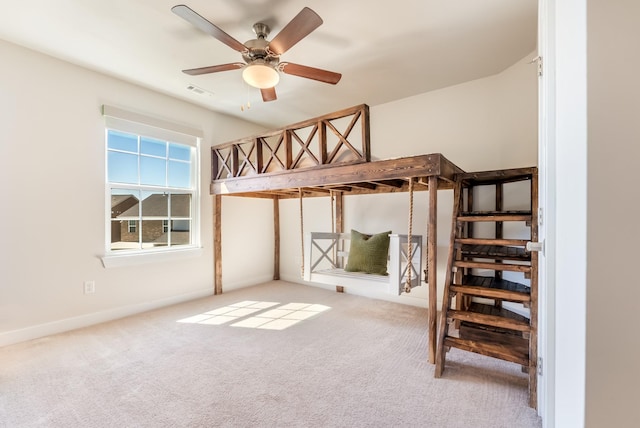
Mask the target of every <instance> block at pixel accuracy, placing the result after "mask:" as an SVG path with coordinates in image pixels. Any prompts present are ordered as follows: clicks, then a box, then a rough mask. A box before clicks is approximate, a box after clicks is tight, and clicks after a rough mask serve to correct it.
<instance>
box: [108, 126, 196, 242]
mask: <svg viewBox="0 0 640 428" xmlns="http://www.w3.org/2000/svg"><path fill="white" fill-rule="evenodd" d="M196 156H197V150H196V147H194V146H191V145H186V144H180V143H175V142H171V141H164V140H162V139H156V138H150V137H147V136H144V135H139V134H137V133H132V132H124V131H121V130H117V129H107V185H108V188H109V190H108V191H109V194H110V198H111V213H110V220H109V223H110V224H109V228H110V237H111V238H110V243H109V245H108V250H110V251H126V250H135V251H140V250H148V249H156V250H161V249H163V248H167V249H168V248H171V247H178V246H189V245H193V244H194V228H193V225H194V220H195V217H194V216H195V212H196V210H195V209H194V207H195V200H196V199H197V193H196V192H197V185H196V184H197V180H196V168H195V165H196Z"/></svg>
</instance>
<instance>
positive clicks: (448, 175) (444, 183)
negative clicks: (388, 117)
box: [210, 153, 463, 198]
mask: <svg viewBox="0 0 640 428" xmlns="http://www.w3.org/2000/svg"><path fill="white" fill-rule="evenodd" d="M461 172H463V171H462V170H461V169H459V168H458V167H457V166H455V165H454V164H453V163H452V162H450V161H449V160H448V159H447V158H445V157H444V156H443V155H441V154H440V153H432V154H428V155H418V156H411V157H404V158H397V159H386V160H379V161H371V162H362V163H351V164H330V165H321V166H317V167H311V168H301V169H293V170H287V171H279V172H272V173H265V174H259V175H249V176H241V177H231V178H225V179H220V180H215V181H213V182H212V183H211V189H210V190H211V194H213V195H230V196H245V197H261V198H265V197H266V198H273V197H280V198H297V197H298V194H299V193H298V192H299V191H298V189H302V190H303V191H304V192H305V196H327V195H328V194H329V192H331V191H334V192H342V193H345V194H359V195H360V194H372V193H393V192H405V191H408V188H409V185H408V180H409V179H410V178H413V179H414V186H415V187H414V190H428V189H429V178H430V177H436V179H437V187H438V189H451V188H452V183H453V180H454V177H455V174H457V173H461Z"/></svg>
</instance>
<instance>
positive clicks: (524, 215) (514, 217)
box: [456, 210, 532, 222]
mask: <svg viewBox="0 0 640 428" xmlns="http://www.w3.org/2000/svg"><path fill="white" fill-rule="evenodd" d="M531 217H532V216H531V211H523V210H513V211H469V212H462V213H460V214H459V215H458V216H457V217H456V218H457V220H458V221H465V222H476V221H486V222H489V221H526V222H530V221H531Z"/></svg>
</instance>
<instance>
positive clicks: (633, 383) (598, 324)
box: [585, 0, 640, 428]
mask: <svg viewBox="0 0 640 428" xmlns="http://www.w3.org/2000/svg"><path fill="white" fill-rule="evenodd" d="M586 8H587V22H586V25H587V34H586V39H587V52H586V53H587V103H588V115H587V117H588V126H587V132H588V138H587V168H588V177H587V201H588V202H587V238H586V239H587V243H588V247H587V264H586V265H587V281H586V287H587V292H586V310H587V312H586V313H587V316H586V331H587V339H586V400H585V409H586V426H587V427H593V428H595V427H602V426H610V427H632V426H634V427H635V426H638V409H637V406H638V397H639V395H638V384H640V366H639V365H638V361H640V334H638V324H639V323H638V316H639V314H640V287H639V284H638V279H637V275H636V273H635V271H634V269H635V265H636V263H637V262H638V254H637V248H638V245H637V243H638V237H639V236H640V234H639V233H638V229H637V226H636V221H637V219H638V218H639V217H640V204H639V203H638V201H637V197H638V195H639V192H638V184H637V182H638V172H637V171H638V161H639V160H640V145H639V142H640V121H639V118H640V84H639V83H638V68H639V67H640V58H639V57H638V56H637V55H634V54H633V52H636V51H637V47H638V40H640V3H639V2H637V1H632V0H627V1H625V0H610V1H607V2H603V1H594V0H587V1H586Z"/></svg>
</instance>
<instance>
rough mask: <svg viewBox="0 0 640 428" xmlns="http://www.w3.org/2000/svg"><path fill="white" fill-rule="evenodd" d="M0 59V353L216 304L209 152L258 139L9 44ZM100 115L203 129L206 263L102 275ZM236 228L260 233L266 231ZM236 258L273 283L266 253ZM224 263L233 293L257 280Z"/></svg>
mask: <svg viewBox="0 0 640 428" xmlns="http://www.w3.org/2000/svg"><path fill="white" fill-rule="evenodd" d="M0 57H1V58H2V63H3V65H4V66H3V67H0V162H2V166H1V168H0V195H2V210H0V224H2V226H3V227H2V257H0V266H1V268H0V275H1V277H0V345H2V344H7V343H11V342H15V341H19V340H24V339H28V338H32V337H37V336H40V335H44V334H49V333H52V332H56V331H62V330H66V329H69V328H74V327H78V326H82V325H86V324H89V323H93V322H98V321H102V320H105V319H110V318H113V317H117V316H122V315H126V314H128V313H132V312H136V311H140V310H144V309H148V308H151V307H154V306H158V305H162V304H167V303H171V302H174V301H179V300H184V299H188V298H193V297H194V296H200V295H206V294H212V290H213V250H212V248H213V244H212V241H213V232H212V229H213V223H212V221H211V218H212V204H213V202H212V197H210V196H208V193H209V188H208V183H209V181H210V149H209V148H210V146H211V145H213V144H220V143H224V142H226V141H229V140H232V139H235V138H240V137H243V136H245V135H251V134H254V133H255V132H257V131H258V130H259V129H258V128H257V127H255V126H254V125H250V124H248V123H245V122H242V121H239V120H237V119H234V118H231V117H226V116H222V115H219V114H215V113H212V112H211V111H208V110H205V109H202V108H199V107H196V106H194V105H192V104H189V103H186V102H182V101H178V100H176V99H174V98H170V97H167V96H164V95H161V94H158V93H156V92H152V91H149V90H146V89H143V88H141V87H138V86H135V85H131V84H128V83H124V82H122V81H119V80H117V79H114V78H110V77H107V76H104V75H101V74H97V73H94V72H91V71H88V70H86V69H83V68H80V67H76V66H74V65H71V64H68V63H65V62H62V61H58V60H55V59H52V58H50V57H47V56H44V55H41V54H38V53H35V52H33V51H30V50H27V49H24V48H21V47H18V46H16V45H12V44H9V43H6V42H0ZM102 104H111V105H114V106H118V107H123V108H128V109H131V110H135V111H139V112H144V113H146V114H148V115H150V116H157V117H160V118H165V119H168V120H171V121H174V122H177V123H183V124H186V125H189V126H191V127H195V128H201V129H203V131H204V134H205V138H204V141H203V142H202V168H201V169H202V177H201V183H202V194H203V198H202V206H201V213H200V214H201V216H202V244H203V247H204V251H203V255H202V256H201V257H198V258H194V259H188V260H181V261H175V262H168V263H155V264H147V265H141V266H131V267H120V268H110V269H105V268H104V267H103V266H102V264H101V261H100V259H99V257H100V256H101V255H103V253H104V245H105V244H104V239H105V238H104V237H105V225H104V218H105V214H104V211H105V187H104V177H105V170H104V165H105V159H104V152H105V149H104V122H103V118H102V117H101V115H100V106H101V105H102ZM223 210H224V215H225V216H226V217H227V218H229V217H230V218H233V217H236V216H239V217H243V216H246V210H245V207H244V206H243V205H242V204H236V203H230V204H228V205H226V206H225V207H224V208H223ZM235 211H238V212H239V213H238V214H236V212H235ZM227 227H229V228H230V227H233V224H229V225H228V226H227V225H225V228H227ZM243 227H245V228H246V229H248V230H249V232H250V233H258V231H259V229H260V228H262V227H264V224H262V223H261V222H259V221H258V222H248V223H246V224H244V225H243ZM223 233H227V232H226V229H225V232H223ZM228 247H230V248H231V249H233V245H232V244H229V245H228ZM269 248H271V244H269ZM225 249H226V248H225ZM266 253H267V254H268V251H266ZM243 254H244V255H245V257H246V258H249V259H251V263H252V265H253V266H255V267H256V271H257V272H266V271H269V272H270V270H271V268H272V263H271V262H270V261H269V260H268V258H267V259H265V258H264V257H263V256H262V255H263V254H265V249H264V248H261V247H260V246H256V247H251V246H250V247H248V248H245V250H243ZM229 259H230V257H229V256H228V257H227V262H228V263H229V264H230V267H229V269H228V270H229V272H230V273H229V275H228V276H227V279H228V281H229V282H230V283H231V284H235V285H236V286H237V285H239V284H243V283H244V284H245V285H246V284H248V283H251V282H252V281H253V280H255V279H256V278H251V277H247V276H246V275H245V274H244V272H245V271H246V262H243V263H242V265H240V262H238V263H235V264H234V263H233V260H229ZM234 272H235V275H234ZM85 280H94V281H95V282H96V292H95V294H92V295H84V294H83V281H85Z"/></svg>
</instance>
